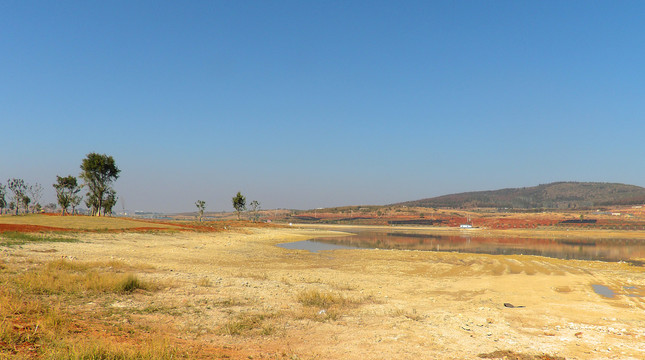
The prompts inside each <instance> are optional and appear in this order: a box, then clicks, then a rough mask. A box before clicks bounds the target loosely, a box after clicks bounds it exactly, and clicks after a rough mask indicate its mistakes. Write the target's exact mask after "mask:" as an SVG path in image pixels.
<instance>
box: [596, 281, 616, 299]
mask: <svg viewBox="0 0 645 360" xmlns="http://www.w3.org/2000/svg"><path fill="white" fill-rule="evenodd" d="M591 287H592V288H593V291H595V292H596V294H598V295H601V296H604V297H607V298H613V297H614V296H615V295H616V294H615V293H614V291H613V290H612V289H610V288H608V287H607V286H605V285H597V284H593V285H591Z"/></svg>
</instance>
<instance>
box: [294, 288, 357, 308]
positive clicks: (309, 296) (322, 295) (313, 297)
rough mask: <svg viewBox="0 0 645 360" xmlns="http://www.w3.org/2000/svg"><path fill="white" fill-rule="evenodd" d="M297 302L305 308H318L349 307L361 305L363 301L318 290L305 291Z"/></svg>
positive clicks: (299, 295)
mask: <svg viewBox="0 0 645 360" xmlns="http://www.w3.org/2000/svg"><path fill="white" fill-rule="evenodd" d="M297 300H298V302H299V303H301V304H302V305H304V306H313V307H317V308H323V309H326V308H329V307H332V306H336V307H347V306H352V305H357V304H360V303H361V302H362V301H360V300H356V299H350V298H347V297H345V296H343V295H341V294H338V293H334V292H326V291H320V290H316V289H310V290H304V291H302V292H300V293H299V294H298V296H297Z"/></svg>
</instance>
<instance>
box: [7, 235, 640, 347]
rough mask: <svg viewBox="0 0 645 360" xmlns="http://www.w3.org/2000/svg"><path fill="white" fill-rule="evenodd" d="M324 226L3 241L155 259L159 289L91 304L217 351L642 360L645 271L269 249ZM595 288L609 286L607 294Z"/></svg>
mask: <svg viewBox="0 0 645 360" xmlns="http://www.w3.org/2000/svg"><path fill="white" fill-rule="evenodd" d="M321 235H329V233H328V232H327V231H325V230H322V229H315V228H296V227H292V228H255V229H237V230H234V231H224V232H212V233H196V232H179V233H177V232H176V233H163V232H160V233H156V234H152V233H98V234H92V233H88V234H81V235H80V239H81V240H82V241H81V242H79V243H39V244H29V245H22V246H20V247H11V248H2V249H0V256H1V257H2V259H3V260H4V261H5V262H14V263H21V262H22V263H41V262H46V261H50V260H56V259H61V258H64V259H68V260H70V261H104V260H120V261H123V262H125V263H128V264H133V265H149V266H150V267H151V268H152V269H153V270H150V271H142V272H141V273H140V274H139V276H141V277H142V278H144V279H146V280H151V281H155V282H157V283H159V284H163V286H164V289H163V290H162V291H157V292H151V293H134V294H131V295H124V296H122V297H120V298H118V299H116V300H114V301H113V302H112V303H109V304H93V303H89V304H86V309H85V310H87V311H92V308H93V307H98V306H107V307H112V308H114V309H120V310H123V311H130V312H131V313H132V314H136V317H135V320H136V321H138V322H141V323H145V324H151V325H155V326H161V327H164V328H167V329H168V330H169V331H170V332H171V333H173V334H174V335H175V336H176V337H177V338H180V339H185V340H186V341H191V342H196V343H202V344H208V345H213V346H216V347H219V348H222V349H225V350H226V351H225V353H222V354H224V355H221V357H228V358H236V359H238V358H239V359H260V358H281V359H282V358H288V359H479V358H481V357H484V356H486V355H485V354H489V355H490V356H493V355H494V354H498V355H499V358H501V357H502V354H514V355H517V356H520V355H521V356H523V357H516V358H522V359H524V358H527V359H528V358H535V359H537V358H543V359H548V358H566V359H643V358H645V326H644V325H645V268H643V267H638V266H632V265H629V264H625V263H603V262H593V261H573V260H568V261H565V260H557V259H549V258H542V257H535V256H495V255H478V254H458V253H435V252H420V251H398V250H336V251H331V252H329V251H327V252H320V253H310V252H308V251H304V250H287V249H283V248H280V247H277V246H275V244H278V243H283V242H289V241H298V240H304V239H307V238H311V237H313V236H321ZM142 268H144V267H142ZM592 285H604V286H606V287H608V288H609V289H611V290H613V292H614V293H615V295H614V296H613V297H611V298H610V297H605V296H602V295H599V294H597V293H596V292H594V290H593V287H592ZM309 293H313V294H322V295H325V294H326V295H329V296H330V297H333V298H334V299H336V300H338V299H341V300H342V301H337V302H335V303H334V302H330V303H324V302H323V303H320V304H318V305H316V304H314V305H311V304H307V303H306V302H305V301H303V300H302V299H303V296H305V295H303V294H309ZM505 304H507V306H505ZM510 306H514V307H510ZM491 354H493V355H491ZM480 355H481V356H480ZM539 356H543V357H539ZM508 358H513V357H508Z"/></svg>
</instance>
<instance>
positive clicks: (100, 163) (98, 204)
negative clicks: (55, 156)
mask: <svg viewBox="0 0 645 360" xmlns="http://www.w3.org/2000/svg"><path fill="white" fill-rule="evenodd" d="M120 172H121V170H119V168H118V167H117V166H116V163H115V162H114V158H112V156H108V155H105V154H97V153H89V154H87V157H86V158H85V159H83V162H82V163H81V179H83V181H84V182H85V183H84V186H86V187H87V191H88V193H87V197H88V199H87V201H86V204H87V205H88V207H89V208H90V209H91V211H92V215H95V216H100V215H101V209H103V213H104V214H105V212H106V211H105V210H106V209H105V207H104V203H105V202H106V201H108V205H111V206H114V203H116V192H115V191H114V189H112V183H113V182H114V181H116V179H118V178H119V173H120ZM110 197H112V198H114V200H113V202H114V203H113V204H111V202H112V200H110ZM111 210H112V209H111V208H110V211H111Z"/></svg>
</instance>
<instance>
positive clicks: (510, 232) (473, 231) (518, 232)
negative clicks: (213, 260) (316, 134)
mask: <svg viewBox="0 0 645 360" xmlns="http://www.w3.org/2000/svg"><path fill="white" fill-rule="evenodd" d="M292 226H293V227H296V228H304V229H321V230H323V229H325V230H330V231H334V229H366V230H369V229H374V230H376V229H379V230H381V229H382V230H395V231H396V230H405V231H415V232H420V233H428V234H433V233H441V234H446V235H463V234H469V235H473V236H478V237H526V238H548V239H596V240H611V239H624V240H643V241H645V231H641V230H627V231H625V230H622V231H621V230H587V229H562V230H554V229H505V230H497V229H487V228H470V229H460V228H448V227H440V226H386V225H333V224H293V225H292ZM341 231H342V230H341Z"/></svg>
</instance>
